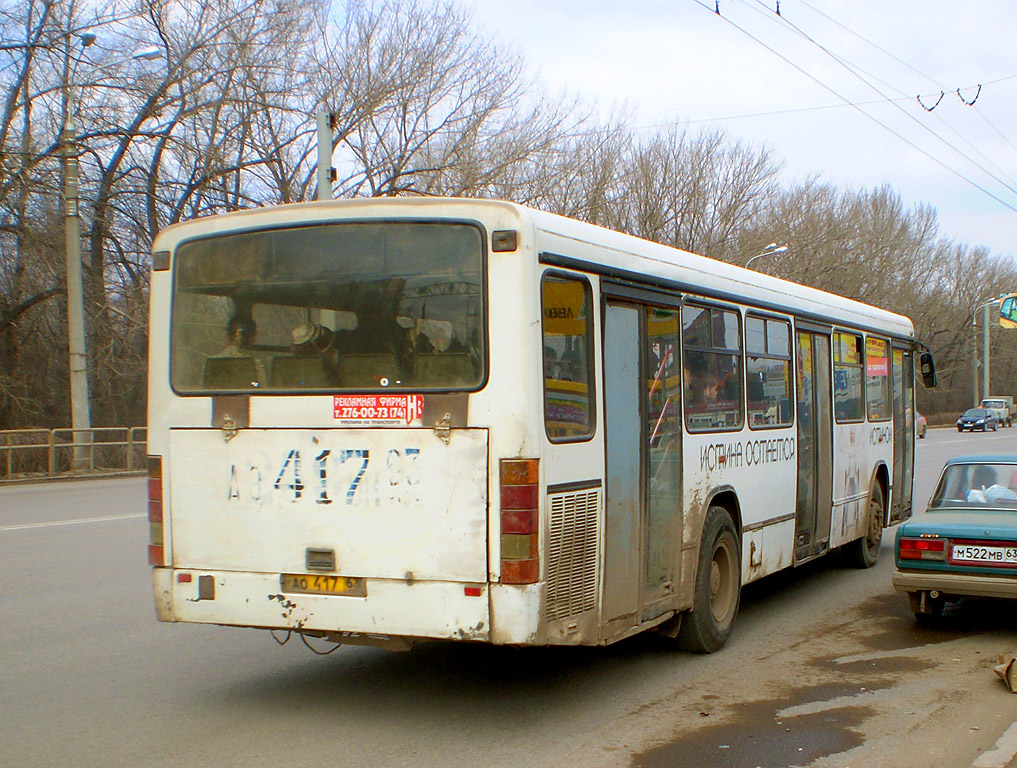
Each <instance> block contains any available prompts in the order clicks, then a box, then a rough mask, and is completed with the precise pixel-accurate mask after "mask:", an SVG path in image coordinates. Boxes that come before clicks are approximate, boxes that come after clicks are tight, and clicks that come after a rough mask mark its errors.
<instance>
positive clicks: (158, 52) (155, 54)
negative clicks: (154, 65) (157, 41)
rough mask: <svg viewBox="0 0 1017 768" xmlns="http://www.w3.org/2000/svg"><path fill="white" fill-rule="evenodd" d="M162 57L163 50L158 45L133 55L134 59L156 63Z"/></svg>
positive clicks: (147, 47) (142, 49)
mask: <svg viewBox="0 0 1017 768" xmlns="http://www.w3.org/2000/svg"><path fill="white" fill-rule="evenodd" d="M160 56H162V49H161V48H160V47H159V46H158V45H146V46H145V47H144V48H139V49H138V50H136V51H135V52H134V53H132V54H131V58H132V59H144V60H145V61H155V60H156V59H158V58H159V57H160Z"/></svg>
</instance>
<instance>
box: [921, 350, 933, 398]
mask: <svg viewBox="0 0 1017 768" xmlns="http://www.w3.org/2000/svg"><path fill="white" fill-rule="evenodd" d="M918 359H919V361H920V365H921V366H922V382H923V383H924V384H925V388H926V389H933V388H934V387H935V386H936V363H935V361H934V360H933V359H932V353H931V352H922V354H921V356H920V357H919V358H918Z"/></svg>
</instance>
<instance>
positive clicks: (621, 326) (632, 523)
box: [601, 303, 642, 625]
mask: <svg viewBox="0 0 1017 768" xmlns="http://www.w3.org/2000/svg"><path fill="white" fill-rule="evenodd" d="M639 390H640V387H639V310H638V308H636V307H634V306H630V305H625V304H612V303H609V304H608V305H607V314H606V315H605V318H604V425H605V434H606V441H607V487H606V494H607V501H606V504H605V506H604V510H605V517H606V520H605V524H604V584H603V589H604V593H603V599H602V603H601V620H602V622H605V623H606V622H609V621H613V620H615V619H619V618H622V617H624V616H628V615H631V616H632V620H631V622H626V623H627V624H631V625H635V620H636V618H635V617H636V612H637V611H638V609H639V581H640V580H639V559H640V558H639V555H640V546H639V545H640V536H639V528H640V525H639V522H640V517H641V511H642V488H641V485H642V484H641V482H640V480H641V477H640V475H641V472H640V466H641V464H642V455H641V454H642V451H641V450H640V444H641V442H642V441H641V439H640V436H641V434H642V425H641V421H642V419H641V417H640V410H641V409H640V407H639V400H640V397H639Z"/></svg>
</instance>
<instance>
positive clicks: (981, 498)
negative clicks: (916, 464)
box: [929, 464, 1017, 510]
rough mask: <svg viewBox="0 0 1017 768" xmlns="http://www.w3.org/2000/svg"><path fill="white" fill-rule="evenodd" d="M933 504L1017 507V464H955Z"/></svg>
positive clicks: (1015, 508)
mask: <svg viewBox="0 0 1017 768" xmlns="http://www.w3.org/2000/svg"><path fill="white" fill-rule="evenodd" d="M929 506H930V507H931V508H937V507H938V508H958V507H975V508H983V507H994V508H1002V509H1014V510H1017V464H951V465H950V466H948V467H947V468H946V469H945V470H943V476H942V477H941V478H940V479H939V486H938V487H937V488H936V493H935V494H934V495H933V497H932V503H931V504H930V505H929Z"/></svg>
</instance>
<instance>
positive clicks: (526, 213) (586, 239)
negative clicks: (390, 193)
mask: <svg viewBox="0 0 1017 768" xmlns="http://www.w3.org/2000/svg"><path fill="white" fill-rule="evenodd" d="M485 209H486V210H489V211H491V212H494V211H498V212H499V213H500V214H501V215H502V216H504V217H506V218H511V219H515V220H516V221H517V223H518V226H519V227H520V228H523V227H525V226H532V227H533V229H534V230H535V231H536V232H538V233H540V234H541V235H542V237H541V240H542V242H541V245H540V247H541V253H539V254H537V255H538V257H540V258H541V260H543V261H547V262H548V263H552V264H554V263H557V264H559V265H562V266H575V267H578V268H585V269H588V270H592V271H596V272H600V273H602V274H608V275H615V276H618V277H620V278H623V279H625V278H628V279H631V280H633V281H635V282H644V283H649V284H656V285H658V286H666V287H669V288H673V289H677V290H681V291H685V292H688V293H692V294H698V295H701V296H707V297H712V298H720V299H727V300H730V301H732V302H739V303H742V302H743V303H748V304H751V305H755V306H758V307H760V308H763V309H772V310H774V311H780V312H786V313H789V314H792V313H793V314H798V315H804V316H805V317H810V318H815V319H822V320H824V321H825V322H828V323H831V324H833V325H837V324H838V323H841V324H844V325H848V326H852V327H856V328H862V329H867V330H873V331H877V332H880V333H883V334H886V335H891V336H896V337H900V338H907V339H913V338H914V326H913V325H912V323H911V321H910V319H908V318H907V317H905V316H903V315H899V314H896V313H894V312H890V311H888V310H884V309H880V308H878V307H874V306H871V305H869V304H864V303H862V302H860V301H855V300H853V299H848V298H845V297H843V296H839V295H837V294H834V293H828V292H826V291H821V290H819V289H816V288H810V287H808V286H805V285H801V284H800V283H795V282H792V281H789V280H783V279H781V278H777V277H773V276H771V275H766V274H763V273H760V272H756V271H753V270H749V269H746V268H744V267H740V266H736V265H734V264H728V263H726V262H722V261H718V260H716V259H712V258H709V257H708V256H701V255H698V254H695V253H690V252H688V251H683V250H680V249H677V248H673V247H670V246H665V245H661V244H659V243H654V242H651V241H649V240H644V239H642V238H639V237H635V236H634V235H628V234H624V233H621V232H616V231H613V230H610V229H606V228H604V227H600V226H597V225H595V224H588V223H586V222H582V221H578V220H575V219H570V218H567V217H565V216H559V215H557V214H553V213H548V212H545V211H540V210H536V209H533V208H528V207H526V206H523V205H520V204H518V203H511V202H507V201H504V200H492V199H476V198H441V197H394V198H393V197H389V198H355V199H343V200H324V201H316V202H310V203H292V204H286V205H276V206H270V207H266V208H253V209H247V210H243V211H235V212H232V213H227V214H221V215H216V216H207V217H203V218H198V219H193V220H191V221H187V222H182V223H179V224H174V225H172V226H170V227H167V228H166V229H163V230H162V231H160V232H159V234H158V235H157V237H156V239H155V243H154V244H153V250H156V251H158V250H165V249H166V248H167V247H169V244H170V243H174V242H178V241H180V240H185V239H191V238H193V237H207V236H211V235H215V234H222V233H224V232H229V231H244V230H250V229H258V228H261V227H265V226H280V225H282V226H292V225H296V224H306V223H312V222H313V223H327V222H329V221H338V220H341V219H347V218H359V217H361V216H365V215H368V214H372V215H376V214H380V213H382V212H383V213H384V216H385V217H402V216H414V215H418V216H419V215H425V214H430V215H438V214H439V213H440V215H441V217H442V218H446V219H451V218H456V217H457V216H459V215H461V216H464V217H469V216H470V215H474V216H475V215H477V213H478V212H479V211H480V210H485ZM556 244H557V245H559V246H560V247H559V248H555V247H554V246H555V245H556ZM547 248H550V250H545V249H547ZM559 251H560V252H559Z"/></svg>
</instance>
